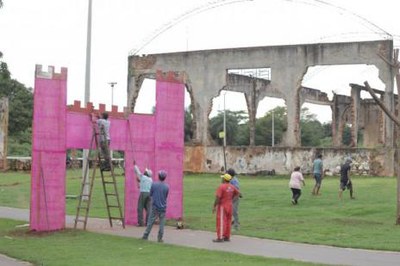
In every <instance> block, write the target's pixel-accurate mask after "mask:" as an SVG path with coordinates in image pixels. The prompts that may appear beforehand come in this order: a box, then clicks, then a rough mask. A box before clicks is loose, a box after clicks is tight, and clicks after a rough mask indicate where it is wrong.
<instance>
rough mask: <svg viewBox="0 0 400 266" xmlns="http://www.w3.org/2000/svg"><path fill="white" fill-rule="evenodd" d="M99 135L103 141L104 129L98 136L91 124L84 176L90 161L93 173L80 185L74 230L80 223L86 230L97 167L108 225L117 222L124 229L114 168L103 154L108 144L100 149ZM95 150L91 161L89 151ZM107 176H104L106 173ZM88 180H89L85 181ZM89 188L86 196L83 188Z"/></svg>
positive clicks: (101, 129) (107, 151)
mask: <svg viewBox="0 0 400 266" xmlns="http://www.w3.org/2000/svg"><path fill="white" fill-rule="evenodd" d="M99 135H101V136H102V137H104V139H105V132H104V128H100V134H99V133H98V130H97V125H96V124H93V134H92V140H91V143H90V149H89V155H88V157H87V163H86V167H85V171H84V173H85V176H88V172H89V162H90V161H92V164H93V171H92V175H91V177H90V178H83V180H82V184H81V193H80V195H79V197H78V199H79V200H78V205H77V207H76V217H75V224H74V228H75V229H76V228H77V227H78V223H79V222H82V223H83V229H84V230H86V226H87V221H88V216H89V210H90V204H91V201H92V194H93V193H92V192H93V185H94V182H95V177H96V169H97V167H99V168H100V176H101V182H102V184H103V192H104V197H105V200H106V207H107V214H108V220H109V223H110V226H111V227H112V226H113V221H114V220H118V221H120V223H121V225H122V227H123V228H125V221H124V217H123V215H122V206H121V202H120V199H119V194H118V189H117V180H116V178H115V174H114V167H113V165H112V162H111V160H110V158H108V160H107V158H104V153H108V154H109V152H110V150H109V146H108V142H107V141H106V142H105V147H103V151H102V147H101V145H100V144H99V140H98V136H99ZM94 148H95V151H96V154H95V157H94V158H95V159H94V160H91V156H90V155H91V151H93V150H94ZM107 172H108V173H109V174H106V173H107ZM85 179H89V180H85ZM86 186H89V191H88V193H87V194H86V193H85V187H86Z"/></svg>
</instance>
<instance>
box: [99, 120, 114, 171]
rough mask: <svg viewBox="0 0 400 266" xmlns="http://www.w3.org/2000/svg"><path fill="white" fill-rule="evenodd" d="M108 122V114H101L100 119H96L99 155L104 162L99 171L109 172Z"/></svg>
mask: <svg viewBox="0 0 400 266" xmlns="http://www.w3.org/2000/svg"><path fill="white" fill-rule="evenodd" d="M110 124H111V123H110V121H109V120H108V113H102V115H101V118H99V119H97V126H98V129H99V140H100V147H101V153H102V156H103V158H104V162H103V163H102V164H101V165H100V169H101V171H110V170H111V156H110V149H109V146H110Z"/></svg>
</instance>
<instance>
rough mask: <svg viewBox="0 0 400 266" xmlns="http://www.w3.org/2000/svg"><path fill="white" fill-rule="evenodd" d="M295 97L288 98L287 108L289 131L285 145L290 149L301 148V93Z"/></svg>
mask: <svg viewBox="0 0 400 266" xmlns="http://www.w3.org/2000/svg"><path fill="white" fill-rule="evenodd" d="M293 96H294V97H286V108H287V131H286V134H285V138H284V139H285V145H286V146H289V147H299V146H300V145H301V139H300V100H299V93H298V92H296V93H295V95H293Z"/></svg>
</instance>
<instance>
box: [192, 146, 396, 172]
mask: <svg viewBox="0 0 400 266" xmlns="http://www.w3.org/2000/svg"><path fill="white" fill-rule="evenodd" d="M319 153H321V154H322V155H323V161H324V171H325V173H326V174H327V175H338V174H339V171H340V165H341V164H342V163H344V160H345V158H347V157H351V158H352V160H353V164H352V165H353V167H352V173H353V174H356V175H372V176H393V174H394V169H393V168H392V167H391V164H390V163H387V162H389V161H390V160H393V159H392V158H393V153H394V150H393V149H385V148H380V149H353V148H347V149H335V148H324V149H316V148H313V149H308V148H284V147H274V148H272V147H266V146H257V147H243V146H242V147H232V146H228V147H226V154H227V156H226V161H227V167H228V168H229V167H233V168H234V169H235V170H236V171H237V172H238V173H241V174H250V175H251V174H261V175H268V174H272V173H275V174H278V175H288V174H289V173H290V172H291V171H293V169H294V167H295V166H300V167H301V171H302V172H303V173H305V174H310V173H311V172H312V163H313V161H314V159H315V158H316V155H317V154H319ZM184 169H185V171H187V172H194V173H220V172H221V170H222V169H224V157H223V150H222V147H221V146H207V147H199V146H186V149H185V167H184Z"/></svg>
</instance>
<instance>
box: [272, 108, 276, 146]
mask: <svg viewBox="0 0 400 266" xmlns="http://www.w3.org/2000/svg"><path fill="white" fill-rule="evenodd" d="M274 146H275V114H274V110H272V147H274Z"/></svg>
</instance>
